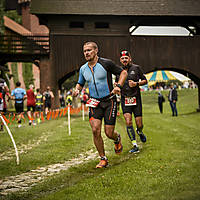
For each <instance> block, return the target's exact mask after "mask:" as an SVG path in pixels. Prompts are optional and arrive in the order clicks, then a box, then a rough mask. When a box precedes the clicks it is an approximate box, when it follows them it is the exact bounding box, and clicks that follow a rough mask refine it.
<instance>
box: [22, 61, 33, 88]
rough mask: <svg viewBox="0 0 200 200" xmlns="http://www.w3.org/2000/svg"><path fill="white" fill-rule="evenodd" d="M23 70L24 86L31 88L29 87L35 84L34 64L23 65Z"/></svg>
mask: <svg viewBox="0 0 200 200" xmlns="http://www.w3.org/2000/svg"><path fill="white" fill-rule="evenodd" d="M22 69H23V78H24V84H25V86H26V88H29V85H30V84H33V83H34V78H33V67H32V63H23V64H22Z"/></svg>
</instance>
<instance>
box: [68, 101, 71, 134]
mask: <svg viewBox="0 0 200 200" xmlns="http://www.w3.org/2000/svg"><path fill="white" fill-rule="evenodd" d="M68 130H69V135H71V127H70V104H68Z"/></svg>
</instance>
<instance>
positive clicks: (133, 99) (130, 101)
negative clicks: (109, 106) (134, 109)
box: [125, 97, 136, 106]
mask: <svg viewBox="0 0 200 200" xmlns="http://www.w3.org/2000/svg"><path fill="white" fill-rule="evenodd" d="M135 105H136V97H125V106H135Z"/></svg>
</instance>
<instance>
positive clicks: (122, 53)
mask: <svg viewBox="0 0 200 200" xmlns="http://www.w3.org/2000/svg"><path fill="white" fill-rule="evenodd" d="M120 56H130V54H129V52H128V51H121V52H120Z"/></svg>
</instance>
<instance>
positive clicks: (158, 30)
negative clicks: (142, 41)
mask: <svg viewBox="0 0 200 200" xmlns="http://www.w3.org/2000/svg"><path fill="white" fill-rule="evenodd" d="M133 28H134V27H131V28H130V31H132V30H133ZM132 35H165V36H167V35H169V36H188V35H189V31H188V30H187V29H185V28H183V27H179V26H173V27H172V26H140V27H138V28H137V29H136V30H135V31H134V32H133V33H132Z"/></svg>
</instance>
